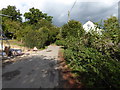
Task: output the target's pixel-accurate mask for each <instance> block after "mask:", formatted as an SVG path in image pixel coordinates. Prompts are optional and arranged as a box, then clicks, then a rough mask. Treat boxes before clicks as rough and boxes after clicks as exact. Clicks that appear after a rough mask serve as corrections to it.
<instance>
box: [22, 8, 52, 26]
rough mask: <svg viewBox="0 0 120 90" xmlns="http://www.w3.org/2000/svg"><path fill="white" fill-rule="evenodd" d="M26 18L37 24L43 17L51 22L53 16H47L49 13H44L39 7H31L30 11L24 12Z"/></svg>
mask: <svg viewBox="0 0 120 90" xmlns="http://www.w3.org/2000/svg"><path fill="white" fill-rule="evenodd" d="M24 17H25V19H26V20H27V21H28V22H29V23H30V24H36V23H38V22H39V20H41V19H46V20H47V21H49V22H52V18H53V17H52V16H47V14H46V13H45V14H44V13H42V12H41V11H40V10H39V9H35V8H34V7H33V8H30V9H29V12H26V13H25V14H24Z"/></svg>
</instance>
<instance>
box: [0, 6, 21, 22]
mask: <svg viewBox="0 0 120 90" xmlns="http://www.w3.org/2000/svg"><path fill="white" fill-rule="evenodd" d="M2 14H5V15H8V16H10V17H9V18H10V19H12V20H15V21H20V22H22V18H21V15H22V14H21V13H20V10H16V7H15V6H10V5H9V6H7V8H3V9H2ZM4 18H8V17H3V19H4Z"/></svg>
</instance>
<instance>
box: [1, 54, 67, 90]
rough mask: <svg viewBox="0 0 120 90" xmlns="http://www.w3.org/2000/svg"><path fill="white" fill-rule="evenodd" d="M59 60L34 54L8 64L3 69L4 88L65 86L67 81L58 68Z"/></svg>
mask: <svg viewBox="0 0 120 90" xmlns="http://www.w3.org/2000/svg"><path fill="white" fill-rule="evenodd" d="M57 62H58V61H57V60H54V59H44V57H43V56H38V55H37V56H32V57H29V58H23V59H22V60H17V61H16V62H14V63H10V64H6V66H5V67H4V68H3V70H2V77H3V78H2V86H3V88H64V84H65V83H66V82H67V81H65V80H64V79H63V78H62V75H61V71H60V70H58V69H56V67H58V66H59V65H58V63H57Z"/></svg>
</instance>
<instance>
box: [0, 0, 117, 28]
mask: <svg viewBox="0 0 120 90" xmlns="http://www.w3.org/2000/svg"><path fill="white" fill-rule="evenodd" d="M118 1H119V0H101V1H98V0H76V4H75V6H74V7H73V9H72V10H71V8H72V6H73V4H74V2H75V0H0V9H2V8H6V7H7V6H8V5H15V6H16V7H17V9H19V10H20V12H21V13H22V14H24V13H25V12H28V11H29V9H30V8H32V7H35V8H38V9H40V10H41V11H42V12H43V13H48V15H50V16H53V24H55V25H57V26H61V25H63V24H64V23H66V22H67V20H68V11H70V10H71V12H70V19H74V20H77V21H80V22H82V23H83V24H84V23H85V22H86V21H88V20H91V21H93V22H98V21H100V20H101V19H106V18H107V17H110V16H111V15H113V16H117V17H118Z"/></svg>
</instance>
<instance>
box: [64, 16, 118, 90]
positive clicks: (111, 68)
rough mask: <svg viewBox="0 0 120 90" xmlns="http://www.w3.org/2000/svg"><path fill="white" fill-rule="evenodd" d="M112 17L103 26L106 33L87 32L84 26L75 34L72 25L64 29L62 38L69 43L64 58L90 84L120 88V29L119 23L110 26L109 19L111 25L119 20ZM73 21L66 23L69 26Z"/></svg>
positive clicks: (65, 46)
mask: <svg viewBox="0 0 120 90" xmlns="http://www.w3.org/2000/svg"><path fill="white" fill-rule="evenodd" d="M110 18H113V17H110ZM114 19H116V18H114ZM111 20H112V19H108V21H107V20H105V25H104V27H103V28H106V30H105V31H104V32H103V34H102V35H99V34H98V33H96V32H94V31H93V32H91V33H86V34H84V33H83V31H82V32H81V30H83V29H81V28H79V34H78V33H76V35H74V34H73V33H69V32H71V30H70V29H71V27H66V28H64V27H63V28H62V30H63V33H62V34H63V37H62V38H65V39H63V40H64V42H66V44H64V48H65V52H64V58H65V60H66V62H67V64H68V65H69V66H70V68H71V69H72V72H73V73H76V75H77V76H78V77H80V78H78V79H79V80H80V81H81V82H83V83H84V84H85V85H86V87H109V88H110V87H114V88H118V87H120V79H119V75H120V62H119V58H118V57H120V48H119V47H118V42H119V41H120V40H119V35H118V33H119V32H120V31H119V28H118V26H116V27H114V28H113V27H112V26H111V28H110V29H109V28H107V26H106V24H107V22H110V24H109V25H113V23H115V22H112V21H111ZM114 21H116V20H114ZM69 24H70V23H68V24H65V25H64V26H69ZM72 25H73V26H72V27H73V28H76V27H77V26H74V25H76V24H72ZM109 25H108V27H109ZM116 25H118V24H117V22H116ZM114 26H115V25H114ZM65 30H66V31H65ZM69 30H70V31H69ZM72 30H75V29H72ZM109 30H110V33H109ZM116 32H118V33H116ZM68 33H69V34H68ZM80 33H81V34H80ZM76 36H77V37H76ZM115 37H116V38H117V39H116V38H115Z"/></svg>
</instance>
